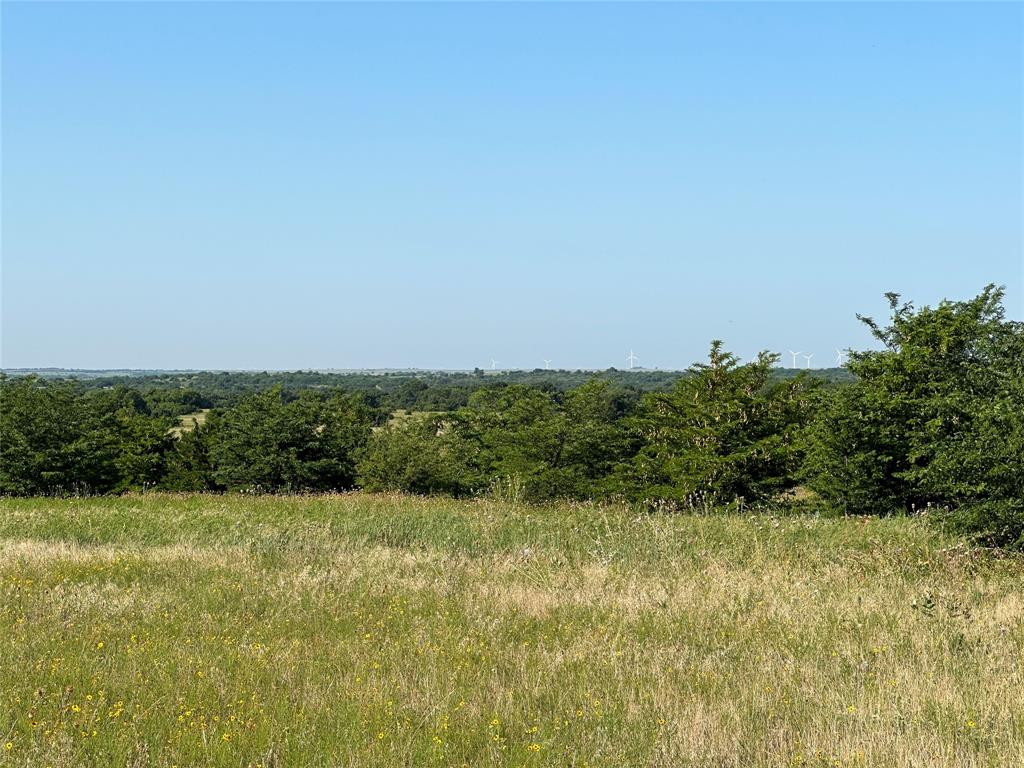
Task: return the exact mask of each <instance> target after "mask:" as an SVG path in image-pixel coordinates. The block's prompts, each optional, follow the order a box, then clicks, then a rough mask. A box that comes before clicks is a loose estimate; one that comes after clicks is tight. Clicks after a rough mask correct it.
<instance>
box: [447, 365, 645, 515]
mask: <svg viewBox="0 0 1024 768" xmlns="http://www.w3.org/2000/svg"><path fill="white" fill-rule="evenodd" d="M622 402H623V401H622V400H621V399H619V398H616V396H615V395H614V394H613V392H612V390H611V388H610V387H609V385H608V384H607V383H606V382H601V381H592V382H590V383H588V384H584V385H583V386H581V387H579V388H577V389H575V390H573V391H572V392H570V393H568V394H566V395H565V396H564V397H563V396H562V395H561V393H558V392H557V391H547V392H545V391H542V390H539V389H536V388H533V387H526V386H523V385H520V384H512V385H509V386H507V387H502V388H500V389H481V390H478V391H477V392H475V393H474V394H473V395H472V397H471V398H470V403H469V406H468V407H466V408H464V409H461V410H459V411H458V412H456V414H455V417H454V419H453V423H454V424H455V425H456V429H458V430H459V431H460V433H461V434H463V435H464V436H465V438H466V439H468V440H471V441H472V442H474V443H475V444H476V445H478V446H479V448H480V455H481V464H482V466H483V467H484V474H485V475H486V476H487V477H489V478H490V479H491V481H496V480H511V481H512V482H513V483H514V484H516V485H518V486H521V487H522V489H523V492H524V495H525V497H526V498H527V499H530V500H541V499H552V498H587V497H593V496H596V495H600V494H602V493H603V492H604V491H605V488H604V479H605V478H606V477H607V475H608V473H609V472H610V471H611V468H612V467H613V466H614V465H615V463H616V462H618V461H620V460H622V459H623V458H624V457H625V456H626V455H628V445H629V439H628V436H627V435H626V433H625V431H624V430H623V427H622V424H621V422H620V418H621V415H622V412H621V405H622Z"/></svg>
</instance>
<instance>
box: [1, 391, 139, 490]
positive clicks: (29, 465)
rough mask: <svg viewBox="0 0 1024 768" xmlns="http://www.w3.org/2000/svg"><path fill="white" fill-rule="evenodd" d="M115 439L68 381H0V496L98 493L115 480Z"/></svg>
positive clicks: (107, 427)
mask: <svg viewBox="0 0 1024 768" xmlns="http://www.w3.org/2000/svg"><path fill="white" fill-rule="evenodd" d="M118 443H119V441H118V436H117V434H116V432H115V431H114V430H113V429H112V428H111V427H110V425H109V424H104V423H103V421H102V420H101V419H100V418H99V416H98V413H97V410H96V409H94V408H93V407H91V406H90V403H89V402H88V401H87V399H86V398H84V397H82V396H80V395H78V394H76V392H75V389H74V387H73V385H71V384H69V383H59V384H55V383H48V382H45V381H42V380H41V379H38V378H36V377H34V376H29V377H24V378H19V379H14V380H12V379H0V493H5V494H13V495H23V496H24V495H40V494H43V495H49V494H66V493H104V492H106V491H109V490H111V489H113V488H115V487H116V486H117V484H118V482H119V472H118V467H117V465H116V459H117V456H118V447H119V446H118Z"/></svg>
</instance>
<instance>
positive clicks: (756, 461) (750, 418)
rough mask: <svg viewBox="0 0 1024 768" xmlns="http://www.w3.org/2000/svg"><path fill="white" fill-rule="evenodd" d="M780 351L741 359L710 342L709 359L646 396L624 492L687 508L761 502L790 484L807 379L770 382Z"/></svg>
mask: <svg viewBox="0 0 1024 768" xmlns="http://www.w3.org/2000/svg"><path fill="white" fill-rule="evenodd" d="M777 360H778V356H777V355H772V354H768V353H766V352H762V353H761V354H760V355H758V357H757V359H756V360H755V361H753V362H750V363H747V364H744V365H741V364H740V363H739V360H738V359H737V358H736V356H735V355H733V354H731V353H729V352H726V351H724V349H723V346H722V342H721V341H713V342H712V343H711V351H710V354H709V359H708V362H707V363H699V364H697V365H694V366H693V367H692V368H690V369H689V371H688V374H689V375H687V376H684V377H683V378H682V379H680V380H679V381H678V382H677V383H676V385H675V387H674V388H673V389H672V390H671V391H670V392H666V393H652V394H649V395H647V396H645V397H644V399H643V402H642V406H641V410H640V413H639V414H638V415H637V416H636V418H635V419H633V421H632V423H633V427H634V429H635V430H636V432H637V434H638V435H639V437H640V438H641V439H642V441H643V445H642V447H641V448H640V450H639V452H638V453H637V455H636V456H635V457H634V459H633V461H632V462H630V463H629V464H627V465H624V466H623V467H622V468H621V469H620V471H619V473H618V475H619V477H618V487H619V488H620V490H622V491H623V492H624V493H625V495H626V496H628V497H630V498H633V499H638V500H645V501H654V500H658V501H669V502H673V503H677V504H683V505H686V506H689V507H693V506H701V507H706V506H710V505H728V504H732V503H734V502H737V501H744V502H763V501H766V500H769V499H772V498H773V497H775V496H777V495H778V494H779V493H780V492H782V491H785V490H787V489H789V488H791V487H793V485H795V482H796V481H795V479H794V471H795V470H796V468H797V467H798V465H799V441H798V435H799V430H800V429H801V427H802V425H803V423H804V422H805V420H806V418H807V414H808V406H809V387H808V383H807V381H808V380H807V379H806V378H804V377H798V378H795V379H789V380H786V381H778V382H775V383H769V379H770V376H771V371H772V367H773V366H774V364H775V362H776V361H777Z"/></svg>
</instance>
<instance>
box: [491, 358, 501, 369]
mask: <svg viewBox="0 0 1024 768" xmlns="http://www.w3.org/2000/svg"><path fill="white" fill-rule="evenodd" d="M499 362H501V361H500V360H495V359H494V358H493V357H492V358H491V370H492V371H493V370H495V369H496V368H497V367H498V363H499Z"/></svg>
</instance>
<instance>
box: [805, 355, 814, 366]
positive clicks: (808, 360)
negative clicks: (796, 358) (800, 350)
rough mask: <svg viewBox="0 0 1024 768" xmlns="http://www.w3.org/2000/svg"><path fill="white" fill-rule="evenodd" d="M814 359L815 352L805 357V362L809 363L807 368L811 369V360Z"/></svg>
mask: <svg viewBox="0 0 1024 768" xmlns="http://www.w3.org/2000/svg"><path fill="white" fill-rule="evenodd" d="M812 357H814V353H813V352H811V354H809V355H804V360H806V361H807V366H806V367H807V368H810V367H811V358H812Z"/></svg>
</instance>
